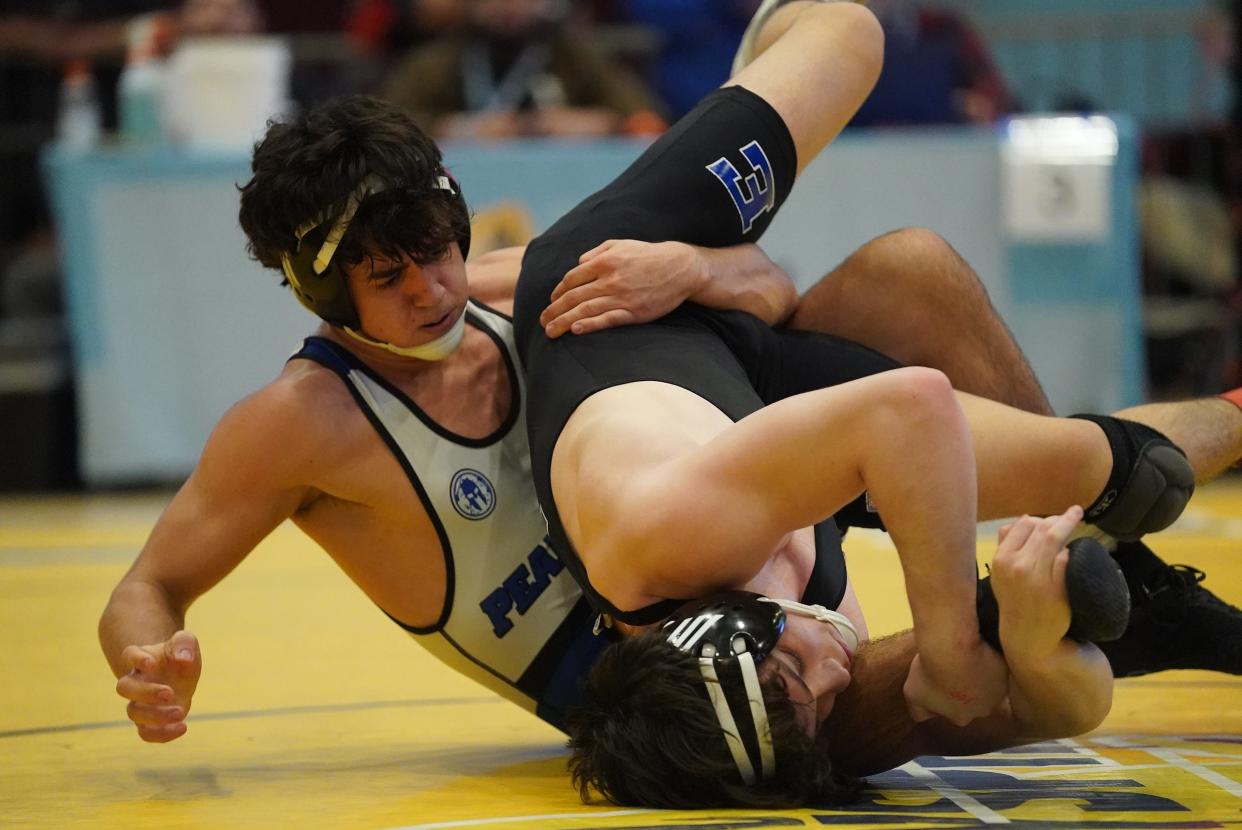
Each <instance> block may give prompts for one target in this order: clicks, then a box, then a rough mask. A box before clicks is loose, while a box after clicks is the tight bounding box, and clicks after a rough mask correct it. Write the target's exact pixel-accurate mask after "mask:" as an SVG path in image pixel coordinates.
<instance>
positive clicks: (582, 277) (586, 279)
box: [545, 249, 604, 313]
mask: <svg viewBox="0 0 1242 830" xmlns="http://www.w3.org/2000/svg"><path fill="white" fill-rule="evenodd" d="M597 250H598V249H597ZM589 253H591V252H589V251H588V252H587V254H583V255H582V256H583V257H586V256H587V255H588V254H589ZM603 270H604V262H603V261H602V260H599V261H596V262H591V261H589V260H587V261H584V262H581V263H580V264H579V265H577V266H576V267H574V268H571V269H570V270H569V272H568V273H567V274H565V276H563V277H561V281H560V282H558V283H557V284H556V288H553V289H552V297H551V300H552V301H553V302H556V301H557V300H559V299H560V298H561V297H563V296H564V295H565V294H566V292H569V291H572V290H573V289H575V288H581V287H582V286H584V285H586V284H587V283H591V282H594V281H595V280H597V279H598V278H599V275H600V273H601V272H602V271H603ZM545 313H547V312H546V310H545Z"/></svg>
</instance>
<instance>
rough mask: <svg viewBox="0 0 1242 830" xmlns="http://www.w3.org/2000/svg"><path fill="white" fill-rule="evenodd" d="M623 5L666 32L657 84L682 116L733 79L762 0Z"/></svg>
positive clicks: (634, 0)
mask: <svg viewBox="0 0 1242 830" xmlns="http://www.w3.org/2000/svg"><path fill="white" fill-rule="evenodd" d="M623 5H624V8H625V10H626V12H627V13H628V15H629V18H630V20H631V21H632V22H634V23H640V24H642V25H644V26H648V27H650V28H651V29H652V30H654V31H655V32H658V33H659V35H660V38H661V40H662V43H661V45H660V49H659V54H658V56H657V57H656V60H655V64H654V66H653V67H652V68H651V76H652V83H653V84H654V86H655V88H656V91H657V92H658V93H659V94H660V96H661V97H662V98H663V99H664V103H665V104H666V105H667V107H668V114H669V117H670V118H672V119H676V118H680V117H681V116H682V115H685V114H686V113H687V112H689V111H690V110H691V109H692V108H693V107H694V105H695V104H697V103H698V102H699V100H700V99H701V98H702V97H703V96H704V95H706V94H707V93H708V92H710V91H711V90H712V89H714V88H715V87H718V86H720V85H721V84H722V83H724V82H725V80H726V79H728V77H729V69H730V66H731V65H732V63H733V53H734V52H735V51H737V46H738V44H739V43H740V42H741V40H742V32H744V31H745V30H746V24H747V23H748V22H750V18H751V15H753V14H754V12H755V9H756V8H758V6H759V0H623Z"/></svg>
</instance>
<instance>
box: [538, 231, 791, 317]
mask: <svg viewBox="0 0 1242 830" xmlns="http://www.w3.org/2000/svg"><path fill="white" fill-rule="evenodd" d="M551 300H552V302H551V304H550V305H549V306H548V307H547V308H546V309H545V310H544V312H543V314H541V315H540V318H539V319H540V322H541V323H542V324H543V325H544V327H545V330H546V331H547V333H548V336H549V337H558V336H560V335H562V334H565V333H566V332H569V331H572V332H573V333H574V334H586V333H588V332H592V331H599V330H600V329H604V328H609V327H611V326H618V325H627V324H631V323H643V322H647V321H650V320H654V319H656V318H658V317H661V316H663V315H665V314H667V313H668V312H670V311H672V310H673V309H674V308H676V307H677V306H679V305H680V304H681V303H682V302H685V301H690V302H695V303H699V304H700V305H704V306H707V307H709V308H717V309H728V310H736V311H745V312H748V313H750V314H753V315H755V316H756V317H758V318H759V319H761V320H763V321H764V322H766V323H768V324H770V325H776V324H778V323H781V322H784V321H785V320H786V319H787V318H788V317H789V315H790V314H792V313H793V309H794V307H795V305H796V304H797V302H798V295H797V290H796V289H795V287H794V284H793V281H792V280H790V279H789V276H788V275H787V274H786V273H785V272H784V271H782V270H781V269H780V268H779V267H777V265H776V264H775V263H774V262H772V260H770V259H769V258H768V256H767V255H766V254H765V253H764V252H763V251H762V250H760V249H759V248H758V247H757V246H755V245H737V246H734V247H730V248H699V247H695V246H692V245H686V244H684V243H681V242H655V243H650V242H639V241H637V240H632V239H621V240H617V239H613V240H609V241H607V242H605V243H603V244H602V245H600V246H599V247H597V248H594V249H592V250H590V251H587V252H586V253H585V254H583V255H582V257H581V258H580V260H579V264H578V266H577V267H575V268H574V269H573V270H571V271H570V272H569V273H568V274H566V275H565V278H564V279H563V280H561V282H560V284H559V285H557V287H556V288H555V289H554V290H553V292H552V297H551Z"/></svg>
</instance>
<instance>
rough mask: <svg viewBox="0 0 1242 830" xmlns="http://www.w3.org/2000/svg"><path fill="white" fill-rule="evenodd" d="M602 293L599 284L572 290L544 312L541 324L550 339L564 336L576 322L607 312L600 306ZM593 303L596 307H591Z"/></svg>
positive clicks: (541, 315)
mask: <svg viewBox="0 0 1242 830" xmlns="http://www.w3.org/2000/svg"><path fill="white" fill-rule="evenodd" d="M601 293H602V292H601V289H600V288H599V285H598V284H597V283H591V284H589V285H582V286H579V287H577V288H572V289H570V290H569V291H567V292H565V293H564V294H562V295H561V296H560V298H559V299H557V300H554V301H553V302H552V303H551V305H549V306H548V307H547V308H545V309H544V310H543V313H542V314H540V315H539V322H540V323H541V324H542V325H543V327H544V330H545V331H546V332H547V334H548V336H549V337H556V336H558V335H561V334H564V333H565V332H567V331H569V327H570V325H572V324H573V322H574V321H575V320H581V319H582V318H583V317H589V316H590V315H591V314H593V313H595V314H598V313H601V312H603V311H606V310H607V309H605V308H600V307H599V306H598V302H597V301H599V300H600V295H601ZM592 302H596V305H594V306H591V305H590V303H592Z"/></svg>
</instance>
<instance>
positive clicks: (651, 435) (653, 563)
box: [553, 369, 1005, 723]
mask: <svg viewBox="0 0 1242 830" xmlns="http://www.w3.org/2000/svg"><path fill="white" fill-rule="evenodd" d="M610 393H611V394H610ZM657 393H659V394H661V395H663V396H664V397H666V398H668V402H667V403H666V404H664V408H663V409H661V410H659V411H656V410H655V409H654V408H649V409H648V410H647V411H646V412H645V414H644V415H643V418H645V419H646V420H645V421H644V424H643V425H641V430H642V434H629V435H625V436H623V435H622V434H621V433H620V430H621V429H622V428H623V427H624V426H626V425H628V424H632V422H633V420H634V419H633V418H630V417H628V416H627V417H625V418H623V419H622V420H623V421H625V424H619V423H617V421H618V419H619V418H620V417H621V416H619V415H618V414H617V413H624V412H626V411H627V409H626V407H627V406H628V405H629V404H628V402H627V400H626V399H625V396H626V395H629V394H631V393H630V392H629V391H627V390H626V387H621V388H620V391H617V392H615V393H613V392H612V390H606V391H604V392H601V393H598V394H596V395H595V396H593V397H592V398H591V399H589V400H588V401H587V402H586V403H585V404H584V405H583V406H582V407H581V408H580V409H579V410H578V412H576V413H575V415H574V416H573V418H572V419H571V421H570V425H569V426H568V427H567V429H566V431H565V433H563V434H562V437H561V443H559V444H558V448H557V454H556V456H555V457H554V461H553V464H554V467H553V487H554V489H555V490H556V492H557V499H558V504H560V503H561V499H562V497H564V498H566V499H572V500H573V506H575V507H576V508H577V509H576V510H573V509H565V508H563V515H571V516H573V520H574V522H576V525H575V526H574V527H576V529H577V530H578V535H577V536H576V537H575V539H576V541H577V542H578V543H579V549H580V550H581V551H582V556H583V559H584V562H585V563H586V565H587V567H588V568H590V569H591V573H592V581H593V582H594V583H595V584H596V587H597V588H598V589H599V590H600V591H601V593H603V594H604V595H605V596H610V597H613V598H614V601H615V598H619V597H621V596H625V597H627V598H628V599H630V600H633V601H637V600H638V599H640V598H641V599H645V600H647V601H649V598H659V597H676V596H696V595H699V594H700V593H703V592H705V591H711V590H714V589H719V588H722V587H726V586H730V585H741V584H745V583H746V582H747V581H748V580H749V579H750V578H752V577H753V576H754V575H755V574H756V573H758V571H759V570H760V569H761V568H762V567H764V566H765V564H766V563H767V562H768V561H769V559H770V557H771V555H772V553H773V552H774V551H776V550H777V549H778V548H779V547H780V545H781V544H783V540H784V539H785V538H786V536H787V534H789V533H791V532H793V531H794V530H796V529H798V528H801V527H807V526H809V525H812V524H814V523H816V522H818V521H821V520H823V519H824V518H826V517H827V516H829V515H831V514H832V513H833V512H835V511H836V510H838V509H840V507H841V506H842V505H843V504H845V503H848V502H849V501H850V500H852V499H853V498H855V497H856V496H857V495H858V494H859V493H860V492H861V491H862V490H864V489H866V490H868V492H869V493H870V494H871V495H872V497H873V499H874V500H875V503H876V504H877V506H879V508H880V509H881V510H882V511H885V514H884V515H885V517H886V519H887V524H888V529H889V531H890V533H891V535H892V536H893V539H894V541H895V543H896V546H897V550H898V552H899V555H900V557H901V561H902V568H903V572H904V575H905V580H906V589H907V594H908V596H909V599H910V605H911V609H912V612H913V616H914V620H915V625H916V632H917V637H918V644H919V651H920V658H921V659H920V660H919V661H918V662H916V664H915V669H916V670H915V671H914V672H912V674H911V679H912V681H914V683H913V684H912V685H911V686H910V687H909V688H908V689H907V696H908V697H909V698H910V699H911V702H912V704H915V705H918V706H920V707H921V708H923V709H926V710H928V711H931V712H937V713H941V714H944V715H946V716H950V717H952V718H953V719H954V720H955V721H957V722H962V723H965V722H968V721H969V720H970V719H971V718H974V717H978V716H981V715H983V714H985V713H987V712H989V711H991V709H992V708H993V707H994V706H995V705H996V703H997V702H998V701H999V699H1000V698H1001V697H1002V696H1003V693H1004V678H1005V674H1004V667H1003V665H1002V664H1001V661H1000V658H999V657H998V656H997V655H995V653H994V652H991V651H990V650H988V649H987V648H986V647H985V646H983V644H982V641H981V640H980V638H979V632H978V622H977V619H976V617H975V612H974V594H975V559H974V550H975V538H974V533H975V531H974V523H975V519H974V509H973V499H974V490H975V480H974V459H973V455H972V451H971V446H970V438H969V435H968V432H967V430H966V423H965V419H964V417H963V416H962V413H961V410H960V408H959V407H958V406H957V404H956V402H955V401H954V400H953V397H952V390H951V389H950V387H949V385H948V382H947V380H946V379H945V378H944V376H943V375H941V374H939V373H937V372H932V371H930V370H924V369H898V370H895V371H892V372H886V373H883V374H881V375H877V376H875V377H871V378H866V379H863V380H860V381H856V382H854V383H850V384H845V385H842V386H838V387H834V388H830V389H822V390H818V391H815V392H810V393H807V394H804V395H798V396H794V397H791V398H788V399H786V400H783V401H780V402H777V403H775V404H773V405H771V406H768V407H766V408H764V409H762V410H760V411H758V412H755V413H753V414H752V415H750V416H748V417H746V418H744V419H742V420H741V421H740V422H738V423H736V424H731V425H727V426H725V427H724V428H722V429H720V430H719V431H718V432H716V433H715V434H714V436H712V435H708V436H706V437H701V438H698V439H694V438H691V437H690V434H689V433H685V435H686V437H685V438H684V439H683V438H679V437H678V430H679V429H689V428H691V427H692V426H693V425H695V424H697V423H699V421H700V415H701V413H699V410H697V409H695V410H691V409H690V408H689V398H694V396H692V395H690V393H680V394H683V395H685V396H688V399H687V401H688V402H687V404H685V405H684V406H682V405H679V404H678V403H677V402H676V401H675V400H674V396H676V395H677V394H679V393H678V392H677V390H674V389H663V388H661V389H652V390H636V391H635V392H634V393H633V394H640V395H642V396H643V398H642V399H643V400H644V401H647V402H651V401H654V400H656V397H655V396H656V395H657ZM662 400H663V398H662ZM694 400H700V399H697V398H694ZM644 405H647V404H644ZM665 410H667V414H666V412H665ZM610 413H611V414H610ZM595 416H599V417H600V418H601V421H600V423H602V424H604V426H605V428H604V429H603V430H602V432H601V431H600V430H599V429H592V428H591V427H592V422H591V421H590V419H591V418H592V417H595ZM696 440H697V441H701V443H699V445H698V446H697V447H692V448H691V449H689V450H687V449H686V445H687V444H693V443H695V442H696ZM664 442H667V446H666V444H665V443H664ZM636 445H638V446H644V447H645V449H646V451H647V453H648V455H654V456H655V457H658V458H660V461H659V463H649V462H648V461H647V460H644V459H642V458H635V456H634V452H633V450H632V448H633V447H634V446H636ZM665 459H667V460H665ZM600 470H609V471H611V472H609V473H608V474H607V475H603V476H601V475H600V474H599V471H600ZM562 471H563V474H562ZM580 482H581V483H583V484H584V485H585V484H589V485H590V486H585V487H584V486H578V484H579V483H580ZM584 489H585V490H590V491H591V493H592V495H590V496H589V497H584V498H580V499H573V497H571V496H569V495H567V494H569V493H570V492H571V491H572V492H575V493H576V492H581V491H583V490H584ZM601 494H607V496H606V497H605V496H602V495H601ZM567 503H568V502H567ZM890 505H891V508H890V507H889V506H890ZM573 532H574V528H572V527H571V533H573ZM967 664H969V665H971V666H972V671H971V672H969V673H965V672H962V671H960V670H961V669H962V668H963V667H964V666H965V665H967Z"/></svg>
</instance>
